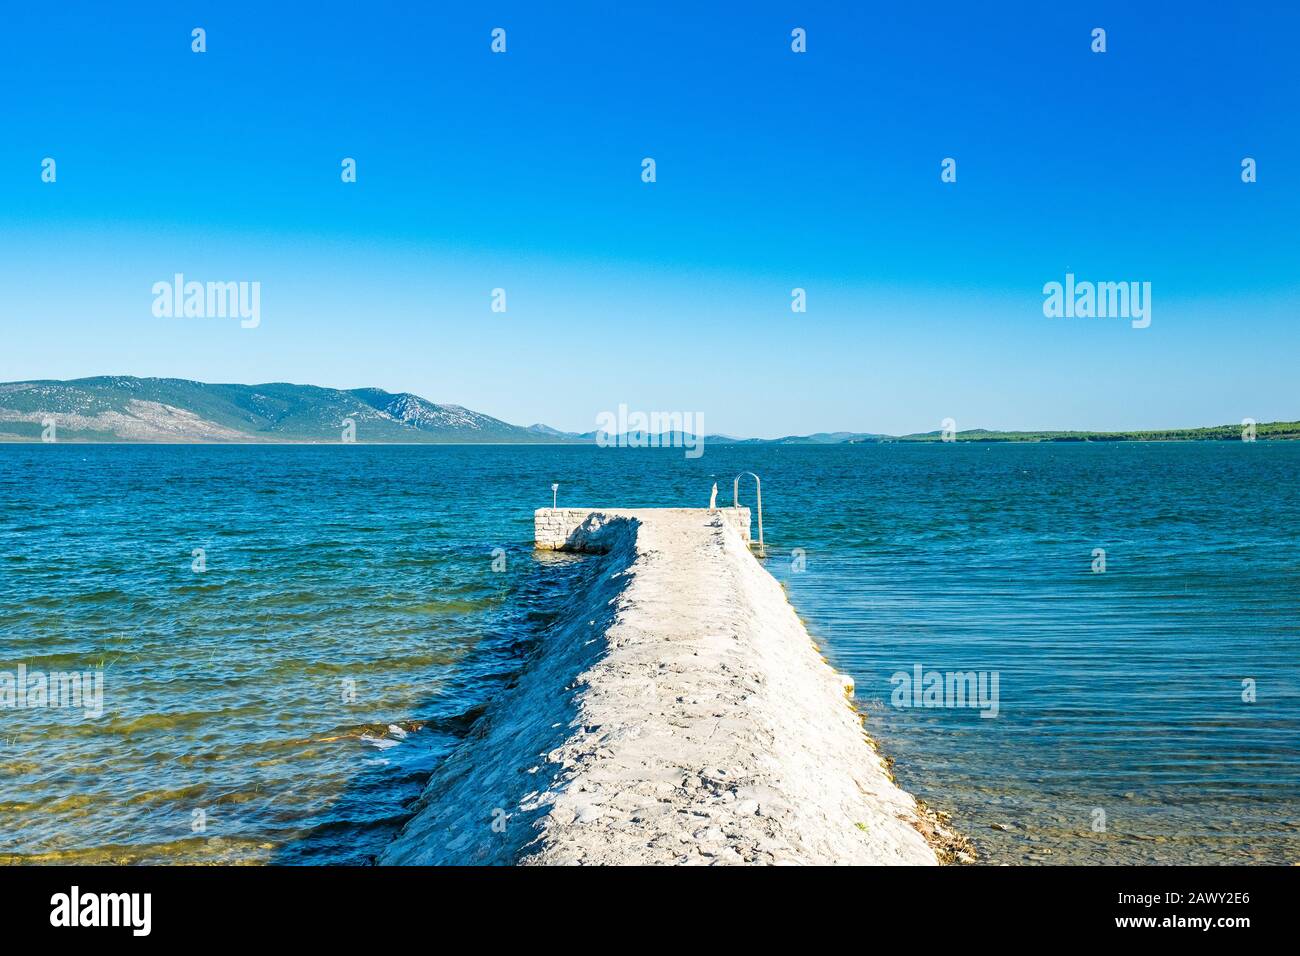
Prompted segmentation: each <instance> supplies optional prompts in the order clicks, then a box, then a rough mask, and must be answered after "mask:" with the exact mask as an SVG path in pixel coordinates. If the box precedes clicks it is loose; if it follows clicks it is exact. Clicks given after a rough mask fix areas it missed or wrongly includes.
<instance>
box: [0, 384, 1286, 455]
mask: <svg viewBox="0 0 1300 956" xmlns="http://www.w3.org/2000/svg"><path fill="white" fill-rule="evenodd" d="M51 423H52V424H53V434H54V437H56V438H57V440H59V441H89V442H339V441H352V440H355V441H357V442H361V443H405V442H444V443H485V444H491V443H506V444H591V443H594V442H595V441H596V439H597V437H598V435H597V433H596V432H594V431H593V432H566V431H561V430H560V429H557V428H551V427H550V426H549V425H543V424H535V425H527V426H524V425H512V424H510V423H509V422H503V421H501V420H500V419H498V418H493V417H492V416H490V415H484V414H482V413H481V412H475V411H471V410H470V409H468V408H464V407H462V406H460V405H444V404H439V403H437V402H431V401H429V400H428V399H426V398H421V397H420V396H419V395H413V394H411V393H409V392H398V393H393V392H386V391H384V390H383V389H380V388H353V389H337V388H321V387H319V386H316V385H291V384H287V383H284V382H274V383H269V384H265V385H211V384H206V383H204V382H195V381H191V380H189V379H179V378H136V377H134V376H129V375H111V376H100V377H96V378H79V379H72V380H69V381H55V380H39V381H27V382H6V383H3V384H0V441H40V440H42V437H43V435H45V434H48V433H49V430H50V425H51ZM1253 428H1254V432H1253V433H1254V435H1255V436H1256V437H1258V438H1260V439H1278V438H1286V439H1296V438H1300V423H1297V422H1271V423H1267V424H1259V425H1255V426H1253ZM1245 432H1246V430H1245V429H1244V427H1243V426H1242V425H1219V426H1212V427H1208V428H1187V429H1167V430H1162V431H1135V432H994V431H986V430H983V429H976V430H971V431H964V432H958V433H956V436H955V437H956V439H957V440H958V441H1170V440H1198V439H1199V440H1224V441H1240V440H1242V438H1243V436H1244V434H1245ZM676 437H678V438H680V437H681V436H676ZM945 437H952V436H945V435H944V434H943V433H941V432H939V431H933V432H923V433H918V434H912V435H901V436H893V435H882V434H876V433H871V432H817V433H815V434H811V435H787V436H785V437H782V438H772V439H762V438H735V437H732V436H729V435H706V436H704V440H705V442H710V443H713V444H789V445H793V444H799V445H837V444H866V443H879V442H894V441H906V442H929V441H941V440H943V439H944V438H945Z"/></svg>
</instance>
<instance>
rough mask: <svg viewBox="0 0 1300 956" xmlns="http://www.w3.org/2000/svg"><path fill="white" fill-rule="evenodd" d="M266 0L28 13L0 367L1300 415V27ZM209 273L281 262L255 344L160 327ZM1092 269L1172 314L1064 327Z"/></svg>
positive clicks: (692, 397)
mask: <svg viewBox="0 0 1300 956" xmlns="http://www.w3.org/2000/svg"><path fill="white" fill-rule="evenodd" d="M274 6H275V7H277V8H278V9H275V10H272V9H271V7H272V5H271V4H266V3H242V2H223V3H220V4H189V3H178V2H165V3H163V2H159V3H132V4H100V3H89V2H73V3H62V4H52V5H51V4H37V5H32V4H27V5H10V7H9V8H8V9H7V11H6V15H5V20H6V22H5V24H4V27H3V29H2V30H0V91H2V92H0V102H2V104H3V108H2V109H0V129H2V130H3V133H2V135H0V282H3V291H4V294H3V296H0V380H5V381H7V380H15V379H29V378H71V377H78V376H86V375H99V374H134V375H158V376H174V377H182V378H195V379H200V380H205V381H233V382H246V383H252V382H263V381H292V382H304V383H311V384H318V385H329V386H336V387H345V388H351V387H357V386H365V385H375V386H379V387H382V388H386V389H389V390H391V391H403V390H405V391H413V392H416V393H418V394H421V395H423V396H425V397H427V398H430V399H433V400H435V401H442V402H455V403H459V404H463V405H466V406H468V407H470V408H474V409H476V410H479V411H483V412H487V413H488V414H492V415H496V416H498V417H500V418H504V419H506V420H508V421H512V422H516V423H520V424H529V423H532V422H535V421H542V422H546V423H548V424H551V425H554V426H557V427H561V428H565V429H572V430H590V429H592V428H593V427H594V423H595V418H596V415H597V414H598V413H599V412H601V411H603V410H612V409H616V408H617V407H618V405H619V404H620V403H626V404H627V405H628V406H630V407H631V408H632V409H642V410H646V411H655V410H660V411H689V412H699V413H702V414H703V416H704V422H705V425H706V430H707V431H710V432H725V433H730V434H738V435H754V436H776V435H782V434H790V433H806V432H811V431H821V430H855V431H883V432H894V433H901V432H910V431H924V430H930V429H936V428H939V427H940V422H941V420H942V419H944V418H948V417H951V418H953V419H955V420H956V422H957V425H958V427H959V428H963V429H965V428H975V427H989V428H1130V427H1165V426H1179V425H1202V424H1221V423H1228V422H1238V421H1240V420H1241V419H1242V418H1245V417H1251V418H1255V419H1257V420H1259V421H1268V420H1275V419H1295V418H1300V373H1298V372H1297V355H1298V354H1300V352H1298V350H1297V346H1298V345H1300V331H1298V330H1297V322H1298V320H1300V309H1298V308H1297V304H1298V302H1300V215H1298V214H1300V176H1298V175H1297V172H1296V169H1295V164H1296V162H1297V158H1298V157H1300V123H1297V121H1296V120H1297V107H1298V105H1300V69H1297V49H1300V12H1298V9H1300V8H1298V6H1297V4H1295V3H1282V2H1278V3H1251V2H1231V3H1229V2H1215V3H1208V2H1207V3H1201V2H1179V3H1154V2H1152V3H1141V4H1138V3H1132V2H1123V3H1074V2H1052V3H1043V2H1035V3H1007V4H987V3H953V4H937V5H936V4H888V5H886V4H847V3H825V4H807V3H765V2H759V3H739V2H738V3H730V4H703V3H689V4H687V3H672V2H661V3H648V4H638V3H620V4H611V3H571V4H551V3H548V4H538V3H535V2H533V3H517V4H493V3H473V4H470V3H464V4H441V3H440V4H433V3H427V4H425V3H421V4H415V3H404V4H396V3H386V2H366V3H359V4H351V3H348V4H333V3H323V4H317V3H300V4H286V5H280V4H276V5H274ZM455 7H461V8H462V9H464V10H466V11H468V12H457V11H456V10H455V9H454V8H455ZM850 7H851V8H852V9H845V8H850ZM900 8H903V9H900ZM331 11H335V12H331ZM194 27H203V28H204V29H206V31H207V48H208V49H207V52H206V53H202V54H196V53H193V52H191V30H192V29H193V28H194ZM494 27H502V28H504V29H505V30H506V31H507V32H506V40H507V52H506V53H505V54H501V55H497V54H493V53H492V52H491V50H490V42H491V37H490V32H491V30H492V29H493V28H494ZM795 27H802V28H804V29H805V30H806V31H807V53H804V54H796V53H794V52H792V50H791V48H790V44H791V39H790V32H791V30H792V29H794V28H795ZM1094 27H1103V28H1105V29H1106V31H1107V38H1106V44H1107V51H1106V52H1105V53H1104V54H1096V53H1093V52H1092V51H1091V49H1090V47H1091V43H1092V38H1091V31H1092V30H1093V28H1094ZM45 157H52V158H54V159H55V160H56V162H57V181H56V182H55V183H53V184H50V183H43V182H42V181H41V162H42V160H43V158H45ZM344 157H353V158H355V160H356V162H357V182H356V183H349V184H345V183H343V182H342V181H341V178H340V163H341V161H342V159H343V158H344ZM644 157H653V158H654V159H655V161H656V164H657V182H655V183H652V184H647V183H643V182H642V181H641V161H642V159H643V158H644ZM945 157H952V158H954V159H956V161H957V174H958V175H957V182H955V183H943V182H941V181H940V163H941V161H942V160H943V159H944V158H945ZM1244 157H1253V158H1254V159H1256V160H1257V162H1258V182H1256V183H1253V184H1245V183H1243V182H1242V181H1241V161H1242V159H1243V158H1244ZM177 272H181V273H184V274H185V275H186V277H187V278H190V279H198V280H201V281H208V280H214V281H216V280H220V281H227V280H248V281H258V282H260V283H261V288H262V298H261V324H260V326H259V327H258V328H255V329H241V328H240V327H239V324H238V322H236V321H230V320H223V319H194V318H191V319H176V318H157V317H155V316H154V315H153V312H152V308H151V306H152V304H153V296H152V293H151V288H152V286H153V284H154V283H155V282H157V281H160V280H170V278H171V277H172V275H173V274H174V273H177ZM1067 272H1072V273H1074V274H1075V275H1076V276H1077V277H1078V278H1079V279H1080V280H1092V281H1139V282H1141V281H1146V282H1150V283H1151V285H1152V323H1151V326H1150V327H1149V328H1146V329H1133V328H1131V327H1130V323H1129V322H1127V321H1125V320H1122V319H1098V318H1072V319H1063V318H1046V317H1044V315H1043V311H1042V304H1043V294H1042V287H1043V284H1044V283H1046V282H1050V281H1063V279H1064V276H1065V274H1066V273H1067ZM498 287H499V288H504V289H505V290H506V302H507V311H506V312H505V313H504V314H501V313H494V312H492V311H491V309H490V302H491V291H492V289H494V288H498ZM795 287H801V288H804V289H806V290H807V312H805V313H794V312H792V311H791V308H790V302H791V289H793V288H795Z"/></svg>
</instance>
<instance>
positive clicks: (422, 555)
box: [0, 442, 1300, 864]
mask: <svg viewBox="0 0 1300 956" xmlns="http://www.w3.org/2000/svg"><path fill="white" fill-rule="evenodd" d="M741 471H753V472H756V473H757V474H758V475H760V476H761V478H762V481H763V505H764V516H763V517H764V530H765V534H766V538H767V544H768V553H767V558H766V559H765V565H766V566H767V568H768V569H769V570H770V571H771V573H772V574H773V575H775V576H776V577H777V578H778V579H779V580H780V581H781V582H782V583H783V584H784V585H785V586H786V588H787V591H788V593H789V595H790V599H791V602H792V603H793V604H794V606H795V608H796V610H797V611H798V612H799V614H800V615H801V616H802V617H803V618H804V620H805V621H806V622H807V624H808V627H809V630H810V631H811V632H812V633H813V634H814V635H815V636H816V638H817V639H818V641H819V643H820V644H821V646H822V649H823V652H824V653H825V654H826V655H827V657H828V658H829V659H830V660H831V661H832V663H833V664H835V665H836V666H837V667H838V668H839V669H841V670H843V671H845V672H847V673H849V674H851V675H852V676H853V677H854V678H855V680H856V682H857V697H858V703H859V706H860V707H861V708H862V709H863V710H864V711H865V712H866V713H867V715H868V721H867V728H868V731H869V732H870V733H871V735H872V736H873V737H875V738H876V739H877V740H878V741H879V742H880V745H881V749H882V750H883V752H884V753H886V754H887V755H889V756H890V757H891V758H893V760H894V761H895V763H894V773H895V775H896V777H897V778H898V781H899V783H900V784H901V785H902V786H903V787H905V788H906V789H908V790H911V791H912V792H913V793H915V794H916V795H917V796H918V797H920V798H922V799H923V800H925V801H926V802H927V803H928V804H930V805H931V806H933V807H935V808H937V809H941V810H945V811H948V812H950V813H951V814H952V819H953V824H954V825H955V826H956V827H957V828H958V829H960V830H962V831H963V832H964V833H966V834H967V835H968V836H970V837H971V838H972V839H973V840H974V842H975V844H976V846H977V848H978V850H979V854H980V858H981V861H983V862H991V863H1000V862H1011V863H1017V862H1029V863H1046V864H1051V863H1115V864H1127V863H1155V862H1175V863H1193V862H1196V863H1245V862H1252V861H1268V862H1277V863H1282V862H1293V861H1295V860H1297V859H1300V823H1298V822H1297V799H1298V796H1300V746H1297V742H1298V741H1300V534H1297V530H1296V529H1297V528H1300V443H1281V442H1279V443H1269V442H1255V443H1238V442H1232V443H1195V444H1173V443H1163V444H1162V443H1104V444H1103V443H1087V444H1085V443H1078V444H974V443H970V444H968V443H957V444H942V443H937V444H924V445H923V444H898V443H895V444H885V445H854V446H796V445H712V444H710V445H707V446H706V449H705V453H704V454H703V456H702V457H699V458H696V459H691V458H687V457H686V456H685V455H684V454H683V451H682V449H649V448H596V447H588V446H583V447H564V446H481V447H480V446H436V445H417V446H366V445H346V446H144V445H141V446H131V445H76V444H58V445H0V675H3V674H4V673H9V674H14V673H16V671H17V669H18V667H19V665H22V666H24V667H25V668H26V670H27V672H29V673H33V672H47V673H48V672H54V671H63V672H72V671H78V672H84V671H87V670H92V671H102V677H103V713H102V714H101V715H99V716H97V717H95V716H87V715H86V714H85V713H84V712H83V711H82V710H79V709H72V708H63V709H55V708H35V709H30V708H24V709H0V861H6V862H87V863H98V862H146V863H152V862H240V863H243V862H248V863H259V862H271V863H359V862H366V861H368V860H369V859H370V858H371V857H373V856H374V854H375V853H377V852H378V851H379V849H380V848H382V847H383V846H384V845H385V844H386V842H387V841H388V840H389V839H390V838H391V837H392V835H393V834H394V833H395V832H396V830H397V829H398V828H399V827H400V826H401V824H402V822H403V821H404V819H405V815H406V807H407V806H408V805H409V804H410V802H411V801H412V800H413V799H414V798H415V797H416V796H417V795H418V794H419V792H420V790H421V788H422V786H423V783H424V781H425V780H426V779H427V778H428V775H429V773H430V772H431V771H432V769H433V768H434V767H436V766H437V765H438V763H439V761H440V760H442V759H443V758H444V757H445V756H446V754H447V753H448V752H449V750H450V749H451V748H452V747H454V746H455V745H456V742H457V741H458V740H459V739H460V738H461V737H462V736H463V735H464V733H465V732H466V730H467V728H468V727H469V726H470V724H471V723H472V722H473V720H474V718H475V717H476V716H477V714H478V713H480V712H481V710H482V708H483V706H484V705H485V704H486V702H487V701H489V700H490V699H491V698H492V696H493V695H494V694H495V693H496V692H497V691H499V690H500V689H501V688H502V687H503V686H505V684H506V683H507V682H508V681H509V680H510V678H511V676H512V675H513V674H514V673H515V672H516V671H517V670H518V668H519V667H520V666H521V664H522V662H523V661H524V659H525V658H526V656H527V654H528V651H529V649H530V648H531V647H532V646H533V645H534V643H535V642H536V641H537V640H538V639H539V637H540V636H541V635H542V634H544V633H545V629H546V627H547V624H548V622H549V620H550V619H551V617H552V615H553V614H554V613H555V611H556V610H557V608H558V606H559V602H560V600H561V599H562V597H563V596H564V595H565V594H566V593H568V592H569V591H570V590H572V589H573V588H575V587H580V586H581V585H582V579H583V577H584V575H586V574H589V573H591V566H590V563H589V562H587V561H585V560H584V559H581V558H573V557H566V556H557V555H551V554H537V553H534V552H533V550H532V547H531V542H532V511H533V509H534V508H536V507H541V506H546V505H549V504H550V501H551V490H550V485H551V483H552V482H559V483H560V489H559V503H560V504H561V505H562V506H572V507H578V506H583V507H585V506H588V505H590V506H593V507H597V506H600V505H607V506H620V507H637V506H642V507H645V506H656V505H674V506H701V507H702V506H704V505H706V504H707V503H708V498H709V489H710V486H711V484H712V483H713V482H714V481H717V482H718V483H719V502H720V503H724V504H729V503H730V500H731V479H732V477H733V476H734V475H735V474H737V473H738V472H741ZM749 482H750V483H749V484H746V485H744V486H743V487H742V492H741V495H742V501H743V503H746V504H751V505H752V504H753V488H752V479H749ZM917 667H920V668H922V669H923V671H926V672H929V671H937V672H940V673H947V672H971V671H975V672H982V673H986V674H990V675H991V674H996V675H997V678H998V681H997V687H998V707H997V716H996V717H993V718H988V717H982V716H981V715H980V710H979V709H976V708H970V707H945V706H940V707H915V706H903V707H900V706H895V703H896V701H895V698H896V697H897V695H896V694H895V693H894V691H895V689H896V687H897V686H898V679H897V675H899V674H900V673H907V674H911V673H913V672H914V671H915V669H916V668H917ZM907 702H908V703H910V702H911V701H910V699H909V700H908V701H907ZM390 728H391V729H390ZM831 770H832V768H828V772H831Z"/></svg>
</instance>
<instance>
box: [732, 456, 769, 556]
mask: <svg viewBox="0 0 1300 956" xmlns="http://www.w3.org/2000/svg"><path fill="white" fill-rule="evenodd" d="M746 475H749V476H750V477H751V478H753V479H754V495H755V497H756V498H757V499H758V556H759V557H760V558H765V557H767V547H766V546H765V545H764V544H763V482H762V481H760V480H759V478H758V475H756V474H754V473H753V472H752V471H742V472H741V473H740V474H738V475H737V476H736V478H735V480H734V481H732V483H731V507H733V508H739V507H740V479H741V478H744V477H745V476H746Z"/></svg>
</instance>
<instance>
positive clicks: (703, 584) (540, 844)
mask: <svg viewBox="0 0 1300 956" xmlns="http://www.w3.org/2000/svg"><path fill="white" fill-rule="evenodd" d="M724 512H730V513H731V514H724ZM740 512H745V514H744V515H743V516H742V515H741V514H740ZM575 513H576V514H580V515H582V516H584V517H583V518H579V519H578V520H579V521H580V522H581V523H580V524H579V525H578V526H577V527H574V526H573V524H572V523H571V522H572V520H573V518H572V515H574V514H575ZM536 522H537V527H538V535H537V537H538V545H539V547H541V548H548V547H550V548H556V549H559V550H568V551H579V552H593V553H595V554H597V555H598V556H597V557H593V558H592V559H591V560H592V561H593V565H592V567H591V571H590V574H589V575H588V576H587V577H586V579H585V587H582V588H579V589H575V591H574V592H573V593H572V594H571V595H570V597H569V599H568V601H567V603H566V605H565V607H564V608H563V609H562V611H561V613H560V615H559V617H558V619H557V620H556V622H555V625H554V627H553V628H552V629H551V630H550V631H549V632H548V634H547V635H546V637H545V638H544V639H543V641H542V643H541V644H540V645H539V647H538V648H537V649H536V650H535V652H534V653H533V655H532V656H531V657H530V659H529V660H528V662H527V663H526V665H525V667H524V670H523V671H522V672H521V673H520V675H519V677H518V678H517V680H516V682H515V684H514V685H513V686H512V687H511V688H510V689H508V690H507V691H505V692H504V693H503V694H502V695H501V696H500V697H498V698H497V699H496V700H495V701H493V702H492V704H491V705H489V707H488V709H487V711H486V712H485V714H484V715H483V716H482V717H481V718H480V719H479V721H478V722H477V723H476V725H475V726H474V728H473V729H472V730H471V732H470V734H469V736H468V737H467V738H466V739H465V740H464V741H463V742H462V743H461V744H460V746H459V747H457V749H456V750H455V751H454V752H453V753H452V754H451V755H450V756H449V757H448V759H447V760H446V761H444V763H443V764H442V765H440V766H439V768H438V769H437V770H436V771H435V772H434V774H433V776H432V777H431V779H430V780H429V782H428V784H427V785H426V787H425V789H424V792H423V794H422V795H421V797H420V798H419V799H418V800H417V801H416V804H415V806H414V808H413V809H414V813H413V816H412V817H411V819H410V820H408V822H407V823H406V825H405V826H404V828H403V829H402V831H401V832H400V833H399V835H398V836H397V837H396V838H395V839H394V840H393V842H392V843H391V844H390V845H389V846H388V847H387V848H386V850H385V851H384V852H383V853H382V854H380V856H379V858H378V860H377V862H379V863H381V864H484V863H487V864H525V865H538V864H541V865H545V864H575V863H576V864H594V865H633V864H704V865H709V864H727V863H731V864H743V863H749V864H783V863H785V864H790V863H793V864H876V865H879V864H906V865H935V864H937V863H940V862H950V861H953V860H955V859H960V857H958V855H957V854H958V852H959V850H958V849H957V848H958V847H964V845H963V842H962V841H961V838H959V837H957V836H956V835H955V834H953V833H952V831H951V830H949V829H948V828H947V826H946V825H945V822H944V820H943V819H942V817H941V816H940V815H939V814H935V813H934V812H932V811H928V810H927V809H926V808H924V807H923V805H921V804H919V803H918V801H917V800H916V799H915V798H914V797H913V796H912V795H911V794H909V793H907V792H906V791H904V790H902V789H901V788H900V787H898V786H897V784H896V783H894V781H893V778H892V774H891V773H890V772H889V769H888V766H887V761H886V760H885V758H883V757H882V756H881V754H880V753H879V752H878V749H877V748H876V745H875V742H874V741H873V740H872V739H871V738H870V737H869V736H868V735H867V734H866V732H865V731H864V729H863V726H862V723H863V717H862V715H861V714H860V713H859V712H858V711H857V709H856V708H855V707H854V706H853V703H852V700H851V696H850V695H851V686H852V682H851V680H850V679H848V678H846V677H844V676H843V675H840V674H837V673H835V671H834V670H833V669H832V668H831V667H830V665H829V664H828V663H827V662H826V661H825V659H824V658H823V657H822V656H821V654H820V652H819V651H818V649H817V647H816V644H815V643H814V642H813V640H812V638H811V636H810V635H809V634H808V631H807V629H806V628H805V627H804V625H803V623H802V622H801V621H800V620H799V618H798V615H797V614H796V613H795V611H794V609H793V607H791V605H790V604H789V602H788V600H787V599H786V595H785V591H784V589H783V588H782V587H781V585H780V584H779V583H778V582H777V581H776V579H775V578H773V577H772V576H771V575H770V574H768V572H767V571H766V570H765V569H764V568H763V567H762V566H761V565H760V564H759V563H758V561H757V560H756V559H755V558H754V557H753V555H752V554H750V552H749V548H748V545H747V544H746V541H745V538H746V537H747V531H748V513H747V511H746V510H745V509H731V508H726V509H716V510H714V511H709V510H707V509H685V508H681V509H673V508H664V509H638V510H580V509H577V510H575V509H559V510H558V511H552V509H540V510H539V511H538V512H537V517H536ZM555 528H560V529H571V530H562V531H561V537H559V538H558V539H557V538H556V537H555V534H556V532H555V531H554V529H555ZM960 852H964V848H963V849H962V850H960ZM967 856H969V854H967ZM962 861H963V862H969V859H964V860H962Z"/></svg>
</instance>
